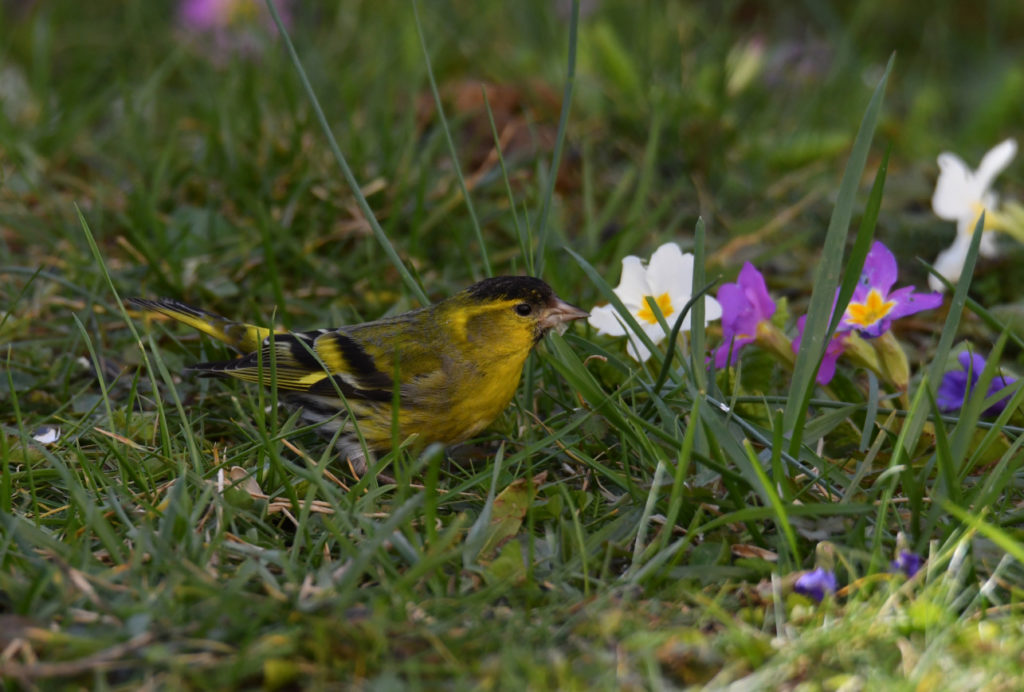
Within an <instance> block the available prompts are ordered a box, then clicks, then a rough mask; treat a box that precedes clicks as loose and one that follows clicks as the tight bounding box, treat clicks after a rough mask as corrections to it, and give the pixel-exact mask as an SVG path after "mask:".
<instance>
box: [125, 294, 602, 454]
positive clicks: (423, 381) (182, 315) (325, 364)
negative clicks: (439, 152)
mask: <svg viewBox="0 0 1024 692" xmlns="http://www.w3.org/2000/svg"><path fill="white" fill-rule="evenodd" d="M128 303H129V304H130V305H132V306H133V307H136V308H139V309H142V310H145V311H148V312H153V313H158V314H162V315H166V316H167V317H171V318H173V319H175V320H178V321H179V322H184V323H185V324H187V325H189V326H191V327H193V328H195V329H198V330H199V331H201V332H203V333H205V334H208V335H209V336H212V337H213V338H215V339H218V340H219V341H222V342H224V343H226V344H228V345H229V346H231V347H232V348H234V349H235V350H237V351H239V352H240V353H242V354H243V355H242V357H240V358H237V359H235V360H228V361H222V362H215V363H200V364H198V365H194V366H192V367H191V369H192V370H194V371H197V372H199V374H200V375H204V376H221V377H235V378H238V379H240V380H246V381H249V382H258V383H260V384H264V385H269V384H271V382H272V381H276V384H277V387H278V389H279V390H280V391H282V393H283V394H284V399H285V401H286V402H287V403H289V404H292V405H295V406H297V407H300V409H301V412H302V414H301V415H302V418H303V419H304V420H305V421H306V422H309V423H313V424H317V425H319V426H320V427H319V430H320V431H321V432H322V433H323V434H325V435H327V436H329V437H333V436H334V435H335V434H337V433H339V431H340V435H339V437H338V443H337V446H338V449H339V451H340V452H341V453H343V454H345V455H346V456H347V457H348V458H349V460H350V461H351V462H352V464H353V466H354V467H355V468H356V470H357V471H359V472H362V471H363V470H365V468H366V461H365V456H364V454H363V446H362V444H361V443H360V441H359V436H358V435H357V434H356V432H355V430H354V428H353V422H354V423H355V425H357V426H358V429H359V433H360V434H361V435H362V438H363V440H364V441H365V443H366V447H367V448H368V449H369V450H371V451H376V452H381V451H386V450H388V449H390V447H391V443H392V439H393V436H392V418H393V416H392V409H393V403H394V397H395V396H396V392H397V396H398V417H397V424H398V430H397V439H398V440H399V441H402V440H405V439H406V438H408V437H409V436H410V435H417V436H418V438H419V441H420V442H423V443H430V442H440V443H443V444H453V443H455V442H460V441H462V440H465V439H467V438H469V437H471V436H473V435H475V434H476V433H478V432H480V431H481V430H483V429H484V428H485V427H486V426H487V425H488V424H490V422H491V421H493V420H494V419H495V418H496V417H497V416H498V414H500V413H501V412H502V411H503V410H504V408H505V407H506V406H507V405H508V402H509V401H510V400H511V399H512V396H513V395H514V394H515V390H516V387H517V386H518V384H519V378H520V376H521V374H522V369H523V364H524V362H525V361H526V358H527V356H528V355H529V353H530V349H531V348H532V347H533V346H534V344H536V343H537V342H538V341H539V340H540V339H541V338H542V337H543V336H544V334H546V333H547V332H548V330H550V329H552V328H556V329H563V328H564V327H565V325H566V324H567V323H568V322H570V321H572V320H576V319H580V318H581V317H586V315H587V313H586V312H584V311H583V310H580V309H579V308H577V307H574V306H572V305H570V304H568V303H566V302H565V301H563V300H561V299H560V298H559V297H558V296H556V295H555V293H554V291H553V290H552V289H551V287H550V286H548V285H547V284H546V283H544V282H543V281H541V280H540V279H536V278H533V277H529V276H500V277H494V278H490V279H484V280H483V281H479V282H477V283H475V284H473V285H472V286H470V287H469V288H467V289H465V290H463V291H460V292H459V293H457V294H455V295H453V296H452V297H450V298H448V299H446V300H443V301H441V302H439V303H436V304H434V305H431V306H428V307H425V308H420V309H417V310H412V311H410V312H406V313H404V314H401V315H397V316H395V317H388V318H384V319H380V320H376V321H373V322H366V323H363V324H356V325H351V326H345V327H338V328H335V329H317V330H313V331H308V332H273V330H271V329H268V328H266V327H258V326H255V325H251V324H244V323H240V322H234V321H231V320H229V319H226V318H224V317H219V316H217V315H213V314H210V313H208V312H205V311H203V310H199V309H197V308H193V307H190V306H188V305H185V304H183V303H179V302H177V301H174V300H143V299H135V298H132V299H129V300H128ZM271 349H273V350H271ZM272 368H273V371H272ZM396 379H397V385H396ZM339 394H340V395H341V396H344V401H343V400H342V398H341V396H339ZM349 413H351V415H349Z"/></svg>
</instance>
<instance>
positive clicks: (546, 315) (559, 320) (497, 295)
mask: <svg viewBox="0 0 1024 692" xmlns="http://www.w3.org/2000/svg"><path fill="white" fill-rule="evenodd" d="M445 303H451V306H450V309H446V310H445V311H446V312H448V313H449V315H450V316H451V317H455V318H456V319H457V321H460V322H463V323H464V327H465V334H466V338H467V340H470V341H477V340H483V341H489V342H490V343H492V344H494V348H495V349H497V350H499V351H503V350H505V349H506V348H524V347H525V348H526V349H527V350H528V349H529V348H530V347H531V346H533V345H534V344H535V343H537V342H538V341H539V340H540V339H541V338H542V337H543V336H544V335H545V334H547V333H548V331H550V330H551V329H555V330H557V331H559V332H563V331H565V329H566V327H567V326H568V324H569V322H572V321H573V320H578V319H581V318H583V317H586V316H587V312H586V311H584V310H580V309H579V308H577V307H575V306H574V305H570V304H569V303H567V302H565V301H564V300H562V299H561V298H559V297H558V296H557V295H555V292H554V291H553V290H552V289H551V287H550V286H548V285H547V284H546V283H544V282H543V281H541V280H540V279H537V278H534V277H532V276H495V277H492V278H490V279H484V280H483V281H478V282H477V283H475V284H473V285H472V286H470V287H469V288H467V289H466V290H464V291H462V292H461V293H459V294H457V295H455V296H453V297H452V298H449V299H448V300H447V301H444V303H440V304H439V306H438V307H445Z"/></svg>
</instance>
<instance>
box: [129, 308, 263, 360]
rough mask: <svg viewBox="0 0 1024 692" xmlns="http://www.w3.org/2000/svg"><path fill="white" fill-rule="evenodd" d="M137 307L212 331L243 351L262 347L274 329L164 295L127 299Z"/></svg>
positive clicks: (205, 332)
mask: <svg viewBox="0 0 1024 692" xmlns="http://www.w3.org/2000/svg"><path fill="white" fill-rule="evenodd" d="M126 302H127V303H128V304H129V305H130V306H132V307H133V308H137V309H139V310H144V311H146V312H152V313H156V314H159V315H164V316H166V317H170V318H172V319H175V320H177V321H178V322H183V323H185V324H187V325H188V326H190V327H192V328H193V329H198V330H199V331H201V332H202V333H203V334H208V335H209V336H212V337H213V338H214V339H217V340H218V341H222V342H224V343H225V344H227V345H228V346H230V347H232V348H234V349H235V350H237V351H240V352H241V353H251V352H253V351H256V350H258V349H259V348H260V344H261V343H262V342H263V340H264V339H266V338H267V337H269V336H270V334H271V331H272V330H270V329H268V328H266V327H257V326H256V325H254V324H246V323H244V322H235V321H233V320H229V319H228V318H226V317H221V316H220V315H214V314H213V313H211V312H206V311H205V310H200V309H199V308H194V307H192V306H190V305H185V304H184V303H179V302H178V301H176V300H170V299H167V298H161V299H158V300H145V299H143V298H128V299H127V301H126Z"/></svg>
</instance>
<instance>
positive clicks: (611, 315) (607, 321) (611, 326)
mask: <svg viewBox="0 0 1024 692" xmlns="http://www.w3.org/2000/svg"><path fill="white" fill-rule="evenodd" d="M587 322H588V323H589V324H590V326H591V327H593V328H594V329H596V330H597V333H598V334H607V335H609V336H622V335H623V334H625V333H626V328H625V327H624V326H623V323H622V317H620V316H619V313H617V312H616V311H615V308H614V307H613V306H611V305H601V306H598V307H595V308H591V310H590V317H588V318H587Z"/></svg>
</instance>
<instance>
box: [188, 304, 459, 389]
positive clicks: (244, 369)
mask: <svg viewBox="0 0 1024 692" xmlns="http://www.w3.org/2000/svg"><path fill="white" fill-rule="evenodd" d="M418 317H419V316H413V317H412V318H410V317H409V316H403V318H395V319H390V320H378V321H377V322H368V323H366V324H360V325H355V326H352V327H342V328H339V329H332V330H328V329H320V330H315V331H310V332H290V333H285V334H273V335H272V336H268V337H267V338H266V339H264V341H263V344H262V347H261V348H260V349H259V350H256V351H254V352H252V353H249V354H247V355H246V356H244V357H242V358H238V359H235V360H230V361H222V362H213V363H200V364H198V365H194V366H192V368H191V369H193V370H196V371H198V372H199V373H200V374H202V375H208V376H228V377H234V378H237V379H240V380H245V381H247V382H258V383H260V384H264V385H271V384H272V383H275V382H276V385H277V387H279V388H281V389H285V390H290V391H295V392H305V393H308V394H312V395H316V396H322V397H337V396H338V392H339V391H340V392H341V394H343V395H344V396H345V397H346V398H347V399H354V400H365V401H375V402H381V403H390V402H391V400H392V398H393V397H394V393H395V379H394V378H395V374H396V373H397V375H398V380H399V383H400V386H399V392H400V395H401V396H402V399H403V403H405V401H406V399H407V397H408V396H409V395H412V394H415V392H417V391H419V390H422V389H424V388H429V389H430V390H432V391H435V392H440V391H442V390H444V387H445V383H446V380H447V377H446V368H445V367H444V356H443V353H442V352H441V351H442V349H440V348H439V347H438V346H437V340H436V338H434V326H433V325H430V324H429V322H426V321H423V320H421V319H418ZM411 398H412V399H416V398H418V397H415V396H412V397H411ZM412 403H415V401H413V402H412Z"/></svg>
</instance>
